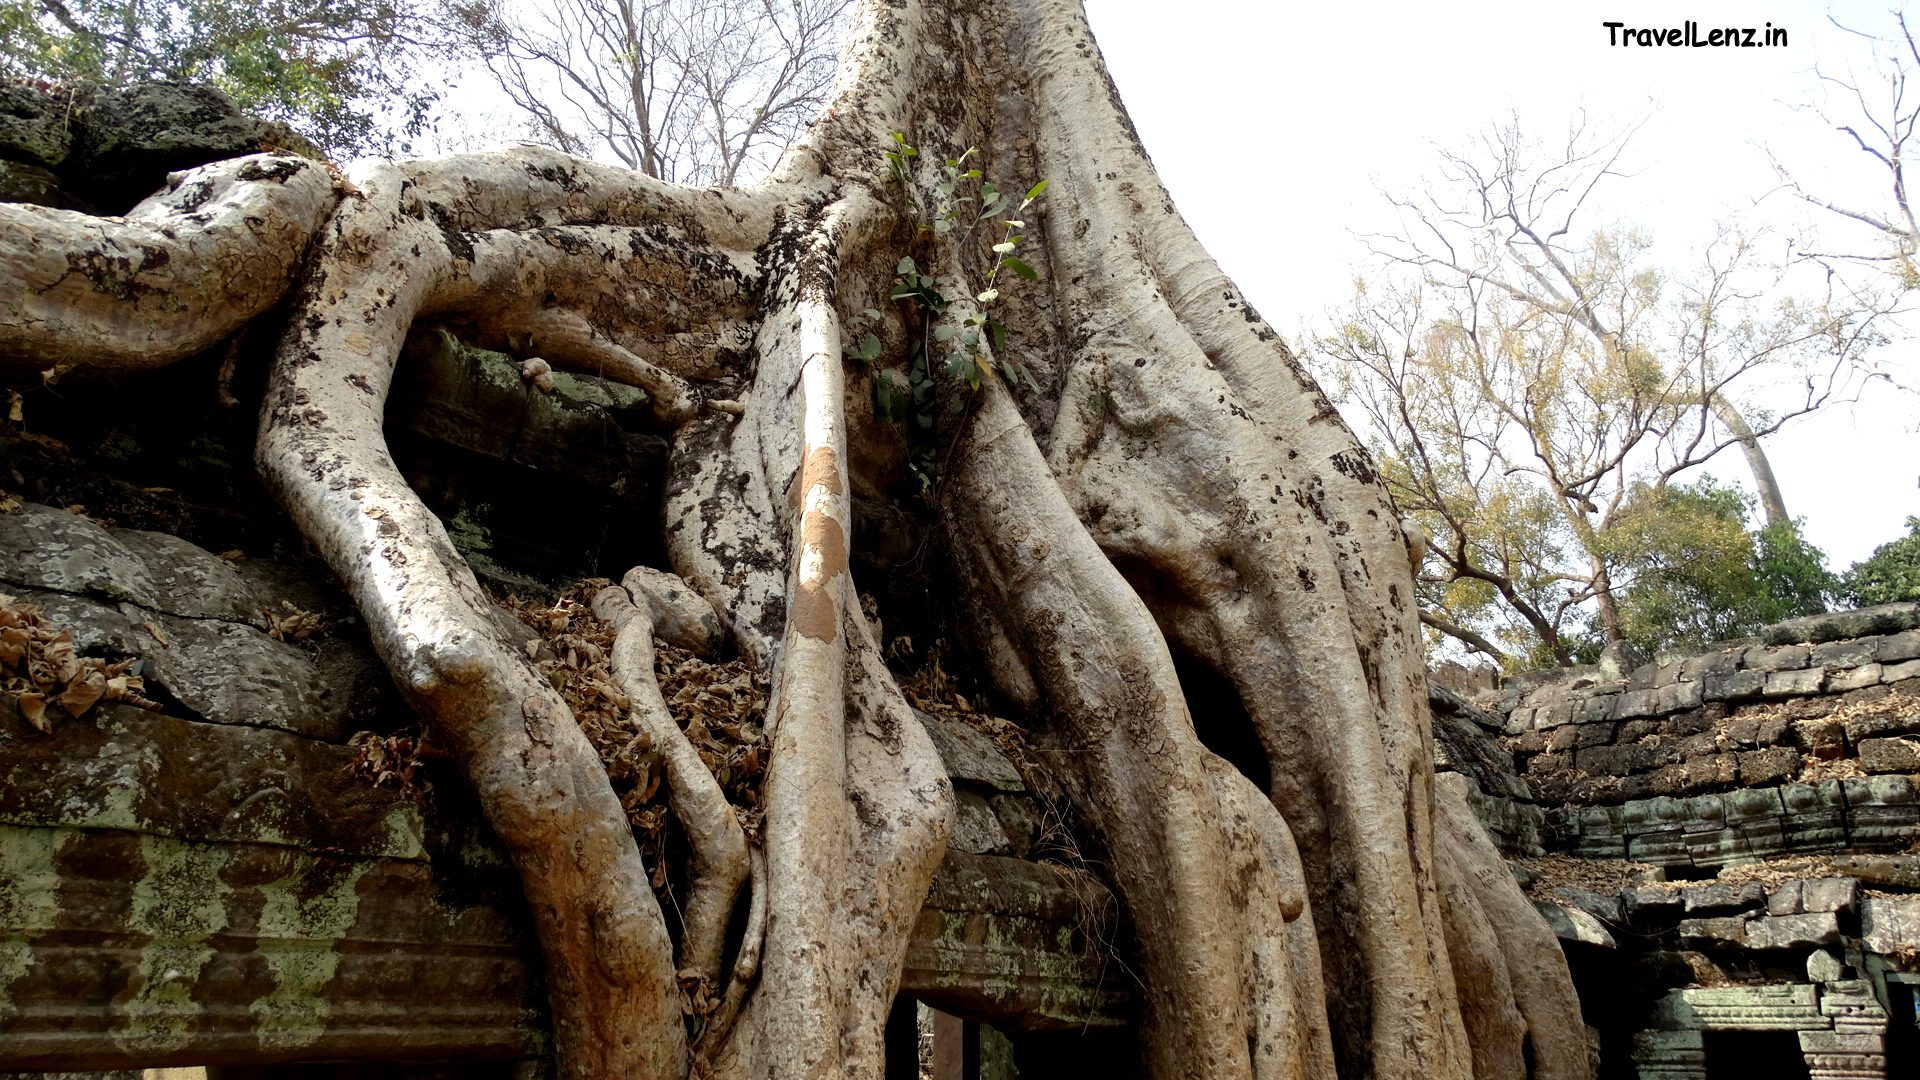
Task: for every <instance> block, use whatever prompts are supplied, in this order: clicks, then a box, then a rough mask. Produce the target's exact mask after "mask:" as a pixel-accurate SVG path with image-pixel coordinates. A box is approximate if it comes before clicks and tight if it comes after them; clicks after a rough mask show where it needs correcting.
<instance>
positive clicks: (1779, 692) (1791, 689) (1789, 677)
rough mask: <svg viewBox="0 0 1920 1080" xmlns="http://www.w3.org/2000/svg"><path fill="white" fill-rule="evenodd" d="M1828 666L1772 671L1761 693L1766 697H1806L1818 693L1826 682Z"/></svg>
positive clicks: (1768, 674)
mask: <svg viewBox="0 0 1920 1080" xmlns="http://www.w3.org/2000/svg"><path fill="white" fill-rule="evenodd" d="M1826 678H1827V669H1826V668H1806V669H1804V670H1800V671H1770V672H1768V673H1767V682H1766V685H1765V686H1763V687H1761V690H1760V692H1761V694H1763V695H1765V696H1766V697H1804V696H1807V695H1809V694H1817V693H1819V692H1820V687H1821V685H1822V684H1824V683H1825V682H1826Z"/></svg>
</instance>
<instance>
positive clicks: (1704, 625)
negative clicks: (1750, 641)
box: [1602, 477, 1839, 655]
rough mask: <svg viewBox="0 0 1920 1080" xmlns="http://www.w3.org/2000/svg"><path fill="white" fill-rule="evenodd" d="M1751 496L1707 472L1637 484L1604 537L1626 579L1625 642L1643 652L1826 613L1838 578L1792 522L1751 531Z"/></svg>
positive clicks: (1623, 601) (1622, 612) (1687, 645)
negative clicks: (1656, 484) (1692, 478)
mask: <svg viewBox="0 0 1920 1080" xmlns="http://www.w3.org/2000/svg"><path fill="white" fill-rule="evenodd" d="M1751 508H1752V499H1751V497H1750V496H1748V495H1747V494H1746V493H1744V492H1742V491H1740V490H1739V489H1737V488H1734V487H1731V486H1728V485H1724V484H1720V483H1718V482H1717V481H1715V480H1714V479H1713V478H1712V477H1706V478H1703V479H1701V480H1699V481H1697V482H1695V483H1692V484H1672V485H1667V486H1665V487H1662V488H1642V489H1640V490H1638V491H1636V492H1635V493H1634V497H1633V498H1632V499H1631V500H1630V501H1629V502H1628V504H1627V505H1626V507H1625V508H1624V509H1623V510H1622V512H1621V513H1620V515H1619V516H1618V517H1617V518H1616V519H1615V521H1614V522H1613V523H1612V525H1611V527H1609V528H1608V529H1607V531H1606V533H1605V535H1604V536H1603V538H1602V544H1603V547H1604V548H1605V549H1606V551H1607V552H1608V554H1609V555H1610V556H1611V557H1612V558H1613V559H1614V560H1615V562H1616V564H1617V565H1618V566H1619V567H1620V576H1621V577H1623V578H1625V579H1627V584H1626V586H1625V588H1624V589H1623V590H1622V591H1621V599H1620V617H1621V629H1622V631H1623V633H1624V637H1625V640H1626V641H1627V642H1629V643H1630V644H1632V645H1634V646H1637V647H1638V648H1639V649H1640V650H1641V651H1643V652H1644V653H1645V654H1646V655H1653V654H1655V653H1658V652H1662V651H1666V650H1673V649H1686V648H1695V647H1699V646H1702V645H1706V644H1708V643H1709V642H1714V641H1724V640H1726V639H1728V638H1735V637H1741V636H1744V635H1747V634H1751V633H1753V632H1754V631H1756V630H1758V629H1759V628H1760V627H1762V626H1765V625H1767V624H1768V623H1773V622H1778V621H1780V620H1781V619H1787V618H1792V617H1794V616H1796V615H1811V614H1815V613H1817V612H1821V611H1824V610H1826V602H1827V597H1828V596H1829V595H1831V594H1833V593H1835V592H1837V591H1838V586H1839V582H1838V581H1837V580H1836V579H1835V577H1834V575H1833V574H1831V573H1830V572H1828V570H1827V569H1826V563H1825V556H1824V555H1822V553H1821V552H1820V550H1819V549H1818V548H1816V547H1814V546H1813V545H1812V544H1809V543H1808V542H1807V541H1806V540H1805V539H1803V538H1802V537H1801V536H1800V530H1799V527H1798V523H1797V522H1796V523H1787V522H1781V523H1779V524H1775V525H1769V526H1767V527H1765V528H1763V529H1759V530H1756V531H1751V532H1750V531H1748V528H1747V517H1748V514H1749V512H1750V511H1751Z"/></svg>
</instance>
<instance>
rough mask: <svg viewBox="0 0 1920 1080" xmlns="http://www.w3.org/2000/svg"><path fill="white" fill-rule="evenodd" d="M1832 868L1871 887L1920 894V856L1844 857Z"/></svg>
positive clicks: (1835, 862)
mask: <svg viewBox="0 0 1920 1080" xmlns="http://www.w3.org/2000/svg"><path fill="white" fill-rule="evenodd" d="M1833 868H1834V869H1835V870H1837V871H1839V872H1840V873H1842V874H1846V875H1848V876H1849V877H1851V878H1854V879H1855V880H1857V881H1859V882H1860V884H1862V885H1864V886H1866V887H1868V888H1880V889H1899V890H1901V891H1903V892H1920V855H1841V856H1838V857H1837V858H1835V859H1834V860H1833Z"/></svg>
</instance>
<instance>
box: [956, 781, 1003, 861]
mask: <svg viewBox="0 0 1920 1080" xmlns="http://www.w3.org/2000/svg"><path fill="white" fill-rule="evenodd" d="M954 804H955V806H954V810H955V813H954V820H953V836H952V837H951V838H950V839H948V841H947V846H948V847H951V848H953V849H955V850H957V851H964V852H966V853H968V854H969V855H1003V854H1006V853H1007V852H1008V851H1009V850H1010V847H1009V845H1008V843H1007V831H1006V829H1005V828H1003V827H1002V826H1001V824H1000V818H999V817H998V816H997V815H995V814H994V812H993V806H992V805H991V804H990V803H989V802H988V801H987V797H986V796H985V795H982V794H981V793H979V792H977V791H968V790H957V791H955V792H954Z"/></svg>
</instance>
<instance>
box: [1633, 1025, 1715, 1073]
mask: <svg viewBox="0 0 1920 1080" xmlns="http://www.w3.org/2000/svg"><path fill="white" fill-rule="evenodd" d="M1632 1056H1633V1064H1634V1071H1635V1072H1636V1073H1637V1074H1638V1075H1639V1077H1640V1080H1705V1078H1706V1075H1707V1051H1706V1040H1705V1038H1704V1037H1703V1036H1702V1035H1701V1033H1700V1032H1699V1031H1698V1030H1693V1031H1636V1032H1634V1035H1633V1051H1632Z"/></svg>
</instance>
